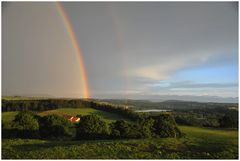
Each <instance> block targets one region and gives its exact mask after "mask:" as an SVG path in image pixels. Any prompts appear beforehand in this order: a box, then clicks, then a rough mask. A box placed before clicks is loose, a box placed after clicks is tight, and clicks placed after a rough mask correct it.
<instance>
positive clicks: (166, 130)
mask: <svg viewBox="0 0 240 161" xmlns="http://www.w3.org/2000/svg"><path fill="white" fill-rule="evenodd" d="M153 119H154V125H153V128H154V133H155V134H156V135H158V136H159V137H161V138H166V137H175V138H176V137H180V136H181V131H180V130H179V129H178V127H177V124H176V122H175V120H174V118H173V117H172V115H171V114H161V115H158V116H153Z"/></svg>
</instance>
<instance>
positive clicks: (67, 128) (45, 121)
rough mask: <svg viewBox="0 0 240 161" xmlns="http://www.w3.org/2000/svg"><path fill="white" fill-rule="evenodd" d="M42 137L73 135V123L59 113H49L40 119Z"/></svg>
mask: <svg viewBox="0 0 240 161" xmlns="http://www.w3.org/2000/svg"><path fill="white" fill-rule="evenodd" d="M39 131H40V135H41V137H42V138H63V137H70V136H72V135H73V124H72V123H71V122H70V121H68V120H66V119H65V118H63V117H61V116H58V115H47V116H44V117H42V118H41V119H40V128H39Z"/></svg>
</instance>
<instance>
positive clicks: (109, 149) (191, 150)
mask: <svg viewBox="0 0 240 161" xmlns="http://www.w3.org/2000/svg"><path fill="white" fill-rule="evenodd" d="M180 129H181V130H182V132H183V133H184V136H183V137H182V138H179V139H176V138H154V139H127V140H124V139H122V140H96V141H94V140H93V141H87V140H86V141H74V140H73V141H50V140H49V141H47V140H31V139H4V140H2V158H3V159H219V158H221V159H237V158H238V131H237V130H229V129H226V130H225V129H221V130H218V129H210V128H196V127H190V126H180Z"/></svg>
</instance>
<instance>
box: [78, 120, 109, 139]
mask: <svg viewBox="0 0 240 161" xmlns="http://www.w3.org/2000/svg"><path fill="white" fill-rule="evenodd" d="M108 135H109V130H108V126H107V124H106V123H105V122H104V121H103V120H101V119H100V118H99V117H98V116H96V115H86V116H83V117H82V118H81V121H80V122H79V123H78V124H77V126H76V138H77V139H80V140H81V139H103V138H107V137H108Z"/></svg>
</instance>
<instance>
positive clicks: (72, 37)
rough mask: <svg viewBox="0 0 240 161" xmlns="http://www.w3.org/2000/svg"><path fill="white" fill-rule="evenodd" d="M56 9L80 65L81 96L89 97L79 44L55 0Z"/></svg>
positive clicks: (59, 4)
mask: <svg viewBox="0 0 240 161" xmlns="http://www.w3.org/2000/svg"><path fill="white" fill-rule="evenodd" d="M56 6H57V10H58V12H59V14H60V15H61V17H62V19H63V23H64V26H65V27H66V30H67V32H68V35H69V37H70V39H71V41H72V45H73V48H74V50H75V52H76V55H77V59H78V61H79V66H80V72H81V76H82V77H81V79H82V87H83V97H84V98H90V94H89V93H90V92H89V87H88V77H87V72H86V69H85V64H84V61H83V56H82V51H81V48H80V46H79V43H78V40H77V38H76V36H75V33H74V30H73V27H72V25H71V23H70V21H69V18H68V16H67V14H66V12H65V10H64V7H63V6H62V4H61V2H56Z"/></svg>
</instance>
